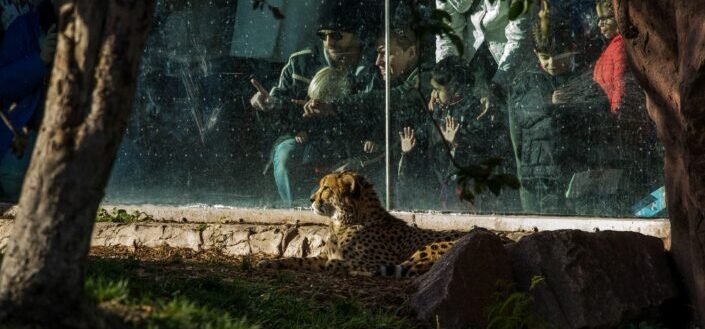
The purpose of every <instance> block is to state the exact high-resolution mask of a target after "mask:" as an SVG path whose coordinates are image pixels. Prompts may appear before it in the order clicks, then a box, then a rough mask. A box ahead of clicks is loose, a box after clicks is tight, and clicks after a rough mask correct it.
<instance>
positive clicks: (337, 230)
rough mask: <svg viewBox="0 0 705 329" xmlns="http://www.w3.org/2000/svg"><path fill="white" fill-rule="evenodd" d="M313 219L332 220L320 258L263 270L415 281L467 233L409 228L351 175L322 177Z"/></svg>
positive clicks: (285, 261) (274, 264)
mask: <svg viewBox="0 0 705 329" xmlns="http://www.w3.org/2000/svg"><path fill="white" fill-rule="evenodd" d="M311 202H313V211H314V212H315V213H316V214H319V215H322V216H326V217H330V218H331V221H332V223H331V224H330V240H329V241H328V243H327V244H326V249H325V250H324V251H323V252H322V253H321V256H318V257H310V258H282V259H278V260H272V261H262V262H261V263H260V264H259V266H260V267H265V268H289V269H306V270H319V271H320V270H327V271H336V272H346V273H349V274H352V275H370V276H371V275H388V276H396V277H406V276H415V275H418V274H421V273H424V272H426V271H428V269H429V268H430V267H431V266H432V265H433V263H434V262H436V261H437V260H438V259H439V258H440V257H441V256H443V254H445V253H446V252H448V250H449V249H450V248H451V247H452V246H453V244H454V243H455V241H456V240H457V239H458V238H460V237H461V236H463V235H465V234H466V232H459V231H431V230H423V229H419V228H415V227H411V226H409V225H407V224H406V223H405V222H404V221H402V220H400V219H398V218H396V217H394V216H392V215H391V214H389V212H387V210H385V209H384V208H383V207H382V205H381V204H380V201H379V198H378V197H377V193H376V192H375V190H374V189H373V188H372V184H370V183H368V182H367V181H366V180H365V178H364V177H362V176H360V175H358V174H356V173H353V172H342V173H331V174H328V175H326V176H325V177H323V178H322V179H321V181H320V184H319V188H318V190H317V191H316V192H315V194H314V195H313V196H312V198H311Z"/></svg>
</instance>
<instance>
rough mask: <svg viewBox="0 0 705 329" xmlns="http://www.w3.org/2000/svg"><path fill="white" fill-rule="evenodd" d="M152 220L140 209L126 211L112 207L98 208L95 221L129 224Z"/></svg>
mask: <svg viewBox="0 0 705 329" xmlns="http://www.w3.org/2000/svg"><path fill="white" fill-rule="evenodd" d="M151 220H154V219H153V218H152V217H151V216H150V215H147V214H146V213H144V212H141V211H134V212H132V213H129V212H127V210H125V209H119V208H113V209H111V210H107V209H105V208H100V210H98V214H97V215H96V220H95V221H96V222H108V223H122V224H131V223H135V222H144V221H151Z"/></svg>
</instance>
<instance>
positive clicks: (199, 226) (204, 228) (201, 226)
mask: <svg viewBox="0 0 705 329" xmlns="http://www.w3.org/2000/svg"><path fill="white" fill-rule="evenodd" d="M207 228H208V224H206V223H201V224H198V226H196V230H197V231H198V232H201V233H203V231H205V230H206V229H207Z"/></svg>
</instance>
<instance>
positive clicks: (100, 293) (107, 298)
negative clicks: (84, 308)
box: [85, 276, 129, 303]
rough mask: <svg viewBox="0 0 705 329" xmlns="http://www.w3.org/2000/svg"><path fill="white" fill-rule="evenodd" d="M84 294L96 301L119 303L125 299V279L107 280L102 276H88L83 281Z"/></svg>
mask: <svg viewBox="0 0 705 329" xmlns="http://www.w3.org/2000/svg"><path fill="white" fill-rule="evenodd" d="M85 289H86V294H87V295H88V296H90V297H91V298H92V299H94V300H95V301H97V302H98V303H103V302H107V303H121V302H125V301H126V300H127V297H128V295H129V290H128V289H127V280H120V281H109V280H107V279H105V278H104V277H102V276H99V277H89V278H88V279H87V280H86V283H85Z"/></svg>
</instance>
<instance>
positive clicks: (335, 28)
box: [106, 0, 665, 217]
mask: <svg viewBox="0 0 705 329" xmlns="http://www.w3.org/2000/svg"><path fill="white" fill-rule="evenodd" d="M390 2H391V6H390V13H391V19H390V22H389V23H390V26H391V29H390V43H389V44H385V43H384V38H383V37H384V34H383V32H384V29H383V26H384V21H383V10H384V8H383V5H382V3H383V2H382V1H375V0H348V1H345V0H324V1H322V0H280V1H267V2H258V1H255V2H254V3H255V4H257V3H259V4H260V6H253V1H249V0H240V1H236V0H216V1H209V2H190V1H181V0H170V1H159V2H158V6H157V13H156V17H155V20H154V27H153V29H152V32H151V36H150V38H149V40H148V44H147V48H146V50H145V54H144V57H143V61H142V68H141V75H140V81H139V86H138V91H137V96H136V100H135V105H134V109H133V114H132V117H131V119H130V125H129V128H128V131H127V133H126V136H125V140H124V141H123V144H122V146H121V149H120V154H119V158H118V160H117V161H116V164H115V168H114V171H113V176H112V179H111V183H110V186H109V191H108V196H107V198H106V202H113V203H162V204H206V205H227V206H238V207H252V206H255V207H279V208H286V207H299V206H308V205H309V203H310V201H309V196H310V194H311V192H312V191H313V190H314V189H315V188H316V185H317V180H318V179H319V178H320V177H321V176H322V175H324V174H325V173H328V172H330V171H333V170H344V169H346V170H354V171H357V172H360V173H362V174H364V175H365V176H366V177H367V178H368V180H369V181H371V182H372V183H373V184H374V185H375V187H376V189H377V191H378V193H379V194H380V197H381V198H382V200H384V197H385V193H384V191H385V157H384V154H385V147H386V146H385V125H384V124H385V115H384V114H385V112H384V108H385V95H384V94H385V93H384V91H385V90H384V81H385V79H387V78H388V79H389V81H390V84H391V90H390V98H389V103H390V109H391V111H390V118H389V119H390V131H391V135H390V137H391V138H390V141H391V142H390V144H389V146H388V147H389V149H390V152H391V157H390V163H391V173H392V174H391V177H390V178H391V180H390V181H391V188H392V195H391V196H390V197H391V200H392V204H393V208H395V209H401V210H440V211H452V212H471V213H532V214H559V215H579V216H625V217H633V216H641V217H652V216H656V215H658V216H660V215H664V212H665V209H664V206H663V204H664V202H665V201H664V199H663V189H662V188H661V186H662V185H663V183H662V169H661V168H662V160H661V157H662V152H661V150H660V145H659V142H658V140H657V138H656V134H655V130H654V126H653V123H652V122H651V121H650V120H649V118H648V114H647V112H646V109H645V97H644V93H643V91H642V90H641V89H640V87H639V86H638V85H637V83H636V81H635V79H634V77H633V75H632V74H631V73H630V72H629V68H628V66H627V62H626V55H625V52H624V47H623V41H622V39H621V36H620V35H619V31H618V29H617V27H616V23H615V21H614V17H613V15H612V10H611V8H610V1H597V2H593V1H555V0H543V1H535V3H534V5H533V6H532V7H531V8H529V10H528V11H527V12H526V13H525V14H524V15H522V16H520V17H519V18H518V19H516V20H509V17H508V13H509V5H510V1H504V0H501V1H489V0H476V1H463V0H447V1H438V2H437V3H436V2H434V1H403V0H392V1H390ZM441 17H443V18H445V19H447V20H446V23H448V24H440V23H439V22H440V20H439V18H441ZM385 53H389V61H388V62H389V63H387V61H385V59H384V54H385ZM387 67H388V68H389V71H390V74H389V77H387V76H386V75H385V74H384V72H385V68H387ZM498 159H501V161H500V160H498ZM483 172H486V173H491V174H490V175H489V176H488V178H489V179H488V180H486V181H484V183H483V184H481V185H483V186H484V190H485V191H484V192H482V193H476V194H477V195H476V196H475V198H474V201H473V202H469V201H467V200H463V198H461V195H463V194H464V193H463V185H462V181H463V178H467V177H469V176H468V175H470V176H472V175H476V174H478V173H483ZM498 175H499V176H498ZM510 175H511V176H513V177H516V181H518V182H519V183H520V184H521V188H520V189H512V188H509V187H507V186H505V185H506V184H507V183H510V181H511V179H509V178H507V177H508V176H510ZM493 177H502V179H499V178H497V179H494V180H493V179H492V178H493ZM468 182H469V184H467V185H466V186H465V187H466V189H469V190H473V188H474V185H473V181H472V180H469V181H468ZM510 185H512V184H510ZM500 187H502V188H501V191H500V192H501V193H499V195H495V194H494V193H492V191H493V190H498V189H500ZM466 199H467V198H466Z"/></svg>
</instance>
